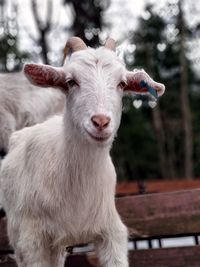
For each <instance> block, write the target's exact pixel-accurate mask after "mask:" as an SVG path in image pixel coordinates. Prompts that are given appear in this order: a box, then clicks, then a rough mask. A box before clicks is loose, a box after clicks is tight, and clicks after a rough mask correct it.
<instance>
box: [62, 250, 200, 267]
mask: <svg viewBox="0 0 200 267" xmlns="http://www.w3.org/2000/svg"><path fill="white" fill-rule="evenodd" d="M129 264H130V267H169V266H170V267H199V265H200V246H196V247H182V248H165V249H150V250H135V251H130V252H129ZM79 266H81V267H101V266H100V264H99V262H98V260H97V258H96V256H88V258H86V256H85V255H72V256H69V257H68V259H67V261H66V264H65V267H79Z"/></svg>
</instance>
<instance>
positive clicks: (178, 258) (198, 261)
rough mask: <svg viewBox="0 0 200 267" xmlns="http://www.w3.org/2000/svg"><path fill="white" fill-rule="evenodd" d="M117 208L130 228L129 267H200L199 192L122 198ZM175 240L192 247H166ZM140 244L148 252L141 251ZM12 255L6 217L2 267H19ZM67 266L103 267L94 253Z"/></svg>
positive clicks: (1, 230)
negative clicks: (187, 240)
mask: <svg viewBox="0 0 200 267" xmlns="http://www.w3.org/2000/svg"><path fill="white" fill-rule="evenodd" d="M116 205H117V209H118V211H119V213H120V215H121V217H122V219H123V221H124V223H125V224H126V225H127V226H128V228H129V233H130V236H129V237H130V245H131V246H132V249H130V251H129V261H130V267H199V266H200V246H199V236H200V189H192V190H185V191H177V192H170V193H156V194H144V195H137V196H126V197H120V198H117V199H116ZM172 237H175V238H180V237H191V240H192V242H193V245H187V244H183V243H182V244H181V245H180V246H178V247H170V248H169V247H168V248H166V247H164V243H165V242H166V241H167V240H170V238H172ZM177 240H178V239H177ZM141 244H145V246H147V249H139V248H140V246H141ZM155 244H156V246H157V248H154V246H155ZM182 245H183V246H182ZM184 245H186V246H184ZM9 254H12V249H11V248H10V247H9V245H8V240H7V236H6V218H2V219H0V267H14V266H16V265H15V263H14V260H13V259H12V258H10V257H9V256H8V255H9ZM66 266H67V267H100V265H99V264H98V260H97V259H96V257H95V255H94V253H93V252H88V253H83V252H79V253H75V254H73V255H71V256H69V257H68V258H67V262H66Z"/></svg>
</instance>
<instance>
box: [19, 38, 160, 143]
mask: <svg viewBox="0 0 200 267" xmlns="http://www.w3.org/2000/svg"><path fill="white" fill-rule="evenodd" d="M64 53H65V57H66V58H65V62H64V66H63V67H62V68H53V67H50V66H46V65H37V64H27V65H25V67H24V72H25V74H26V76H27V78H28V79H29V80H30V81H31V82H32V83H33V84H35V85H38V86H42V87H48V86H49V87H55V88H60V89H61V90H62V91H63V92H65V94H66V96H67V97H66V99H67V100H66V116H67V119H69V120H70V121H71V123H72V125H73V126H74V128H75V129H77V130H78V131H77V132H78V133H80V137H81V138H84V139H86V140H87V141H89V142H90V143H92V144H95V143H98V144H110V143H111V142H112V140H113V138H114V136H115V134H116V132H117V129H118V127H119V124H120V119H121V113H122V97H123V95H124V93H125V92H129V91H130V92H131V91H132V92H135V93H139V94H149V92H148V90H147V88H146V87H143V86H141V82H144V83H145V84H148V85H149V86H151V87H153V88H154V89H155V90H156V91H157V94H158V96H161V95H162V94H163V93H164V90H165V87H164V85H162V84H160V83H156V82H154V81H153V80H152V79H151V78H150V77H149V76H148V75H147V73H146V72H144V71H135V72H129V71H127V70H126V68H125V66H124V64H123V62H121V61H120V60H119V58H118V57H117V55H116V53H115V41H114V40H113V39H108V40H107V41H106V44H105V46H104V47H100V48H97V49H92V48H87V46H86V45H85V43H84V42H83V41H82V40H81V39H80V38H78V37H72V38H70V39H69V41H68V42H67V44H66V47H65V50H64Z"/></svg>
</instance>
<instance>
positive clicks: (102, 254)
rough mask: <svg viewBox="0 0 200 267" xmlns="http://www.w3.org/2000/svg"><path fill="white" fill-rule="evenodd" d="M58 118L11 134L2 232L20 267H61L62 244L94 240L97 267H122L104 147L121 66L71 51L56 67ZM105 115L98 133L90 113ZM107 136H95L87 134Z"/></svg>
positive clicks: (110, 58) (106, 56) (123, 237)
mask: <svg viewBox="0 0 200 267" xmlns="http://www.w3.org/2000/svg"><path fill="white" fill-rule="evenodd" d="M61 70H62V71H64V73H65V75H66V81H68V80H69V79H71V78H73V79H76V81H77V85H73V86H72V87H71V88H69V89H68V90H67V91H66V107H65V113H64V115H63V116H56V117H53V118H51V119H49V120H48V121H46V122H44V123H41V124H37V125H35V126H33V127H29V128H25V129H23V130H20V131H17V132H15V133H14V134H13V135H12V137H11V141H10V147H9V153H8V155H7V156H6V158H5V159H4V160H3V163H2V171H1V186H2V188H3V193H4V194H3V196H4V199H3V203H4V207H5V209H6V212H7V217H8V234H9V238H10V242H11V244H12V246H13V247H14V249H15V252H16V256H17V262H18V266H20V267H57V266H59V267H61V266H63V262H64V256H63V253H62V251H63V249H64V247H65V246H72V245H75V244H79V243H83V242H94V243H95V245H96V251H97V253H98V256H99V259H100V262H101V264H102V266H103V267H128V259H127V229H126V227H125V226H124V224H123V223H122V221H121V219H120V217H119V215H118V213H117V211H116V208H115V201H114V195H115V184H116V173H115V169H114V166H113V163H112V161H111V158H110V155H109V151H110V148H111V145H112V141H113V139H114V137H115V135H116V132H117V129H118V127H119V124H120V119H121V112H122V96H123V92H122V89H121V88H120V87H119V86H118V85H119V83H120V82H121V81H122V80H125V79H126V75H127V71H126V69H125V67H124V65H123V64H122V63H121V62H120V61H119V59H118V58H117V56H116V55H115V53H114V52H112V51H109V50H108V49H105V48H99V49H97V50H94V49H87V50H84V51H79V52H76V53H74V54H72V55H71V57H70V58H68V59H67V60H66V62H65V64H64V66H63V68H62V69H61ZM96 114H103V115H105V116H109V117H110V119H111V120H110V124H109V125H108V126H107V127H106V128H105V129H104V130H103V131H102V132H99V131H97V129H96V128H95V126H94V125H93V123H92V121H91V118H92V116H94V115H96ZM91 135H92V136H93V137H107V139H106V140H104V141H97V140H95V139H94V138H93V137H91Z"/></svg>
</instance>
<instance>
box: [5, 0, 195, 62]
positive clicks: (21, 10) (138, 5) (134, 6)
mask: <svg viewBox="0 0 200 267" xmlns="http://www.w3.org/2000/svg"><path fill="white" fill-rule="evenodd" d="M48 1H49V0H37V3H38V5H39V9H38V10H39V14H40V18H41V19H42V20H43V21H44V22H45V20H46V15H47V3H48ZM62 1H63V0H52V2H53V17H52V20H53V24H54V25H55V26H54V30H53V31H51V34H50V35H49V40H53V41H52V42H51V43H50V52H49V55H48V56H49V57H50V59H51V60H52V62H54V61H56V58H57V57H58V55H59V51H60V50H61V49H63V47H64V45H65V43H66V40H67V39H68V36H69V31H67V30H66V31H63V27H65V28H70V25H71V21H72V19H73V17H72V12H71V10H70V8H69V7H68V8H66V9H64V8H61V3H62ZM80 1H81V0H80ZM167 1H170V2H172V3H173V2H177V0H159V1H157V0H111V4H110V6H109V8H108V10H107V11H106V13H105V20H106V21H107V22H109V23H110V24H111V28H110V29H106V30H105V31H104V32H103V33H102V36H101V39H102V40H105V39H106V38H107V37H108V36H109V37H113V38H114V39H115V40H116V41H117V42H118V45H119V49H118V50H119V51H123V50H124V48H125V47H126V49H129V50H131V49H132V50H133V49H134V45H132V46H130V45H129V43H128V36H129V32H130V31H131V30H134V29H135V27H136V26H137V22H138V17H139V16H141V15H142V16H146V14H145V13H144V7H145V4H146V3H149V2H152V3H156V6H157V8H161V7H162V6H164V5H165V3H166V2H167ZM192 1H196V2H198V1H199V3H200V0H185V2H186V3H187V4H188V3H189V2H190V3H191V5H188V6H189V8H192ZM6 2H7V3H8V7H9V5H10V3H11V2H13V3H17V4H18V23H19V29H20V47H21V49H22V50H25V51H27V50H28V51H29V52H30V51H31V53H33V54H34V57H36V55H37V54H39V52H40V49H41V48H40V47H37V46H35V42H34V41H33V39H37V36H38V34H37V28H36V26H35V23H34V19H33V15H32V12H31V7H30V0H6ZM10 6H11V5H10ZM199 7H200V5H199ZM8 10H9V8H8ZM197 12H200V10H199V11H197ZM198 14H199V13H198ZM198 17H199V16H194V18H198ZM194 18H190V21H189V22H190V23H194ZM52 43H53V45H52Z"/></svg>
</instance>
